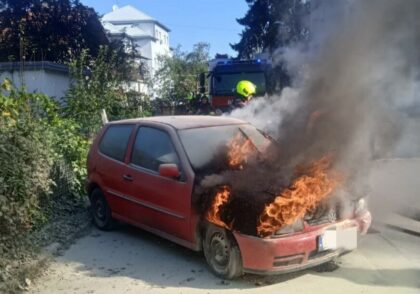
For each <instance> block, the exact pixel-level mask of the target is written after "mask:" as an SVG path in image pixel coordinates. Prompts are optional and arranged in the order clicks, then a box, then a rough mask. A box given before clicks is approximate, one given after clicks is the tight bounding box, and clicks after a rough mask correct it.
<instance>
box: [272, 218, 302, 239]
mask: <svg viewBox="0 0 420 294" xmlns="http://www.w3.org/2000/svg"><path fill="white" fill-rule="evenodd" d="M300 231H303V219H300V220H297V221H296V222H295V223H294V224H292V225H288V226H285V227H284V228H282V229H281V230H278V231H277V232H276V233H275V234H274V235H285V234H291V233H296V232H300Z"/></svg>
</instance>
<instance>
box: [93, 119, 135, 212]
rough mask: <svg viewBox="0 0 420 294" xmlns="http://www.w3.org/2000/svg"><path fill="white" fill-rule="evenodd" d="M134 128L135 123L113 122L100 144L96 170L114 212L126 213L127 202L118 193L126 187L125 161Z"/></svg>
mask: <svg viewBox="0 0 420 294" xmlns="http://www.w3.org/2000/svg"><path fill="white" fill-rule="evenodd" d="M134 129H135V125H134V124H115V125H112V124H111V125H110V126H108V128H107V129H106V130H105V132H104V134H103V135H102V138H101V140H100V142H99V145H98V157H97V160H96V163H95V171H96V173H97V174H98V176H99V178H100V180H101V188H102V190H103V192H104V194H105V197H106V199H107V201H108V204H109V206H110V208H111V211H112V213H113V214H115V213H116V214H121V215H124V214H125V213H126V203H125V202H124V201H123V199H121V197H118V196H117V195H120V194H121V193H122V192H123V191H124V189H125V185H126V182H125V180H124V175H125V173H126V167H127V165H126V163H125V162H124V161H125V158H126V154H127V149H128V146H129V141H130V137H131V134H132V132H133V131H134Z"/></svg>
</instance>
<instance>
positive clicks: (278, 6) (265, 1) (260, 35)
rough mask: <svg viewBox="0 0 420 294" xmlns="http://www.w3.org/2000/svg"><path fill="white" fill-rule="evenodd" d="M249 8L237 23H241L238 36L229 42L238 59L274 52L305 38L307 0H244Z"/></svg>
mask: <svg viewBox="0 0 420 294" xmlns="http://www.w3.org/2000/svg"><path fill="white" fill-rule="evenodd" d="M246 2H247V3H248V5H249V10H248V12H247V13H246V15H245V16H244V17H243V18H240V19H238V20H237V21H238V23H239V24H240V25H242V26H244V29H243V31H242V33H241V39H240V41H239V42H238V43H236V44H231V47H232V49H234V50H235V51H237V52H238V57H240V58H252V57H254V55H255V54H257V53H263V52H268V53H273V51H274V50H275V49H277V48H280V47H284V46H288V45H290V44H292V43H294V42H297V41H300V40H302V39H305V38H307V37H308V30H307V27H306V26H305V24H304V22H303V18H304V15H306V14H307V13H308V12H309V8H310V3H309V2H310V1H302V0H246Z"/></svg>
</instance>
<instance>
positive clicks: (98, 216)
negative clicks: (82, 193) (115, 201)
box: [90, 189, 115, 231]
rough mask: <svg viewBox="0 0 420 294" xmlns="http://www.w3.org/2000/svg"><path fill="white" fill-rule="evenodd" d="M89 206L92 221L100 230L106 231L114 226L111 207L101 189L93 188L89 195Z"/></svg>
mask: <svg viewBox="0 0 420 294" xmlns="http://www.w3.org/2000/svg"><path fill="white" fill-rule="evenodd" d="M90 206H91V211H92V216H93V222H94V224H95V225H96V226H97V227H98V229H100V230H104V231H108V230H111V229H113V228H114V227H115V220H114V219H113V218H112V215H111V209H110V208H109V205H108V202H107V201H106V199H105V196H104V195H103V194H102V191H101V190H99V189H95V190H93V191H92V193H91V195H90Z"/></svg>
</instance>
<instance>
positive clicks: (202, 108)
mask: <svg viewBox="0 0 420 294" xmlns="http://www.w3.org/2000/svg"><path fill="white" fill-rule="evenodd" d="M211 112H212V107H211V105H210V102H209V98H207V96H204V95H203V96H202V97H201V100H200V105H199V106H198V111H197V114H201V115H209V114H211Z"/></svg>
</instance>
